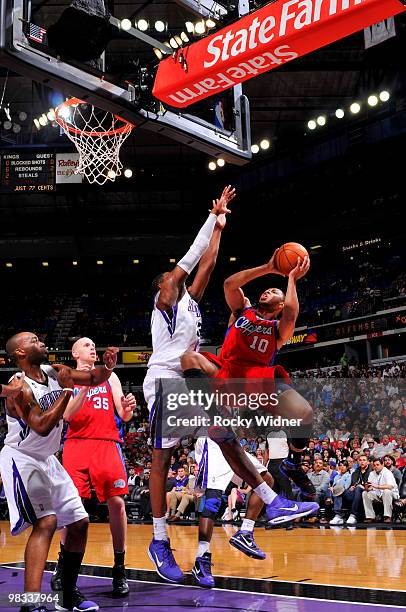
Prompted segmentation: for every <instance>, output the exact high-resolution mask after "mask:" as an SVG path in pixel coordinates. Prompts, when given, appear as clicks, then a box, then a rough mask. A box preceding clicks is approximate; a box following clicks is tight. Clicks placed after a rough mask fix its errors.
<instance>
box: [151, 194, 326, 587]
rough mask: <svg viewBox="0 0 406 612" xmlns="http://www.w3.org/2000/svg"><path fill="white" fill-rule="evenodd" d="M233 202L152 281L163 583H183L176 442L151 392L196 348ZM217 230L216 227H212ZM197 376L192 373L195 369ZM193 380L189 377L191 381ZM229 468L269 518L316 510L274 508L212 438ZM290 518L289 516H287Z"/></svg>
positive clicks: (228, 447)
mask: <svg viewBox="0 0 406 612" xmlns="http://www.w3.org/2000/svg"><path fill="white" fill-rule="evenodd" d="M233 197H234V190H231V189H230V187H227V188H225V189H224V191H223V193H222V195H221V197H220V199H219V200H216V201H215V202H214V206H213V208H212V210H211V213H210V215H209V218H208V219H207V221H206V223H205V224H204V225H203V227H202V228H201V230H200V232H199V234H198V235H197V237H196V239H195V241H194V243H193V244H192V246H191V248H190V249H189V251H188V252H187V253H186V255H185V256H184V257H183V258H182V259H181V260H180V261H179V262H178V264H177V265H176V266H175V268H174V269H173V270H172V272H167V273H166V274H163V275H160V276H159V277H158V278H157V279H156V280H155V281H154V289H155V294H156V295H155V302H154V303H155V306H154V311H153V313H152V346H153V353H152V356H151V359H150V361H149V363H148V373H147V376H146V378H145V381H144V396H145V399H146V401H147V403H148V408H149V410H150V423H151V437H152V440H153V444H154V451H153V458H152V469H151V477H150V495H151V505H152V513H153V525H154V538H153V540H152V542H151V544H150V546H149V551H148V553H149V556H150V559H151V560H152V561H153V563H154V564H155V566H156V570H157V572H158V574H159V575H160V576H161V577H162V578H163V579H165V580H167V581H168V582H182V581H183V579H184V576H183V573H182V571H181V569H180V568H179V567H178V565H177V563H176V561H175V559H174V556H173V554H172V551H171V548H170V543H169V538H168V535H167V530H166V519H165V510H166V499H165V481H166V475H167V473H168V469H169V464H170V457H171V455H172V451H173V448H174V446H176V444H177V442H178V440H177V439H167V438H166V439H165V438H159V437H158V436H157V435H156V434H157V432H158V431H159V424H160V417H161V415H160V410H161V407H162V398H161V397H160V396H159V388H158V393H157V392H156V384H155V381H156V380H159V379H162V378H181V377H182V366H181V356H182V355H183V354H184V353H185V352H187V351H193V350H196V348H198V344H199V334H200V327H201V315H200V311H199V307H198V305H197V302H198V301H199V300H200V299H201V297H202V296H203V293H204V290H205V288H206V286H207V284H208V281H209V277H210V272H211V270H212V269H213V267H214V264H215V261H216V257H217V253H218V248H219V243H220V234H221V230H222V228H223V227H224V221H223V222H220V223H221V225H220V226H219V219H218V217H220V216H221V218H222V216H223V215H225V214H228V213H229V212H230V211H229V209H228V208H227V204H228V202H229V201H230V200H231V199H232V198H233ZM216 225H217V227H216ZM199 261H200V265H199V268H198V272H197V274H196V277H195V279H194V281H193V283H192V285H191V286H190V288H189V289H188V290H186V288H185V280H186V279H187V277H188V275H189V274H190V273H191V272H192V271H193V269H194V268H195V267H196V265H197V264H198V263H199ZM195 372H196V369H195ZM192 377H193V373H192V375H191V377H190V378H192ZM216 442H217V443H218V444H219V446H220V448H221V451H222V453H223V455H224V456H225V458H226V459H227V462H228V464H229V465H230V467H231V469H232V470H233V471H234V472H235V473H236V474H237V475H238V476H239V477H240V478H242V480H244V481H245V482H247V483H248V484H249V485H250V486H251V487H252V488H253V489H254V490H255V492H256V493H257V495H258V496H259V497H260V498H261V499H262V501H263V502H264V503H265V504H267V511H268V505H271V504H273V509H272V511H270V515H268V516H269V517H270V518H271V517H273V516H275V515H276V514H278V513H279V514H286V513H288V514H289V513H292V512H298V511H299V510H301V512H302V513H301V514H300V515H301V516H304V515H305V514H311V513H312V512H315V511H317V510H318V505H317V504H298V503H297V504H294V505H293V504H291V505H290V504H289V503H288V502H287V501H286V500H285V503H281V504H280V506H281V509H280V510H279V508H277V506H278V501H279V500H276V498H277V496H276V493H274V492H273V491H272V489H271V488H270V487H269V485H267V484H266V483H265V482H264V480H263V479H262V478H261V476H260V475H259V474H258V472H257V471H256V469H255V468H254V466H253V465H252V463H251V462H250V460H249V459H248V458H247V457H246V455H245V453H244V451H243V449H242V448H241V446H240V444H239V442H238V440H237V439H236V438H235V437H233V439H229V437H227V438H226V439H224V440H221V439H216ZM292 518H294V517H293V515H292Z"/></svg>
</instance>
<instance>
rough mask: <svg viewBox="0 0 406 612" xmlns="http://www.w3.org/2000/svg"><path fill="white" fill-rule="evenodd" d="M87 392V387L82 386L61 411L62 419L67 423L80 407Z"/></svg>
mask: <svg viewBox="0 0 406 612" xmlns="http://www.w3.org/2000/svg"><path fill="white" fill-rule="evenodd" d="M87 392H88V387H82V388H81V389H80V391H79V393H78V394H77V395H75V397H72V398H71V400H70V402H69V404H68V407H67V408H66V410H65V412H64V413H63V420H64V421H66V422H67V423H69V421H70V420H71V419H72V417H74V416H75V414H76V413H77V412H78V411H79V410H80V409H81V408H82V406H83V403H84V401H85V399H86V395H87Z"/></svg>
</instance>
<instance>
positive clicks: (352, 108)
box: [350, 102, 361, 115]
mask: <svg viewBox="0 0 406 612" xmlns="http://www.w3.org/2000/svg"><path fill="white" fill-rule="evenodd" d="M360 110H361V104H359V102H353V103H352V104H351V106H350V111H351V112H352V114H353V115H356V114H357V113H359V112H360Z"/></svg>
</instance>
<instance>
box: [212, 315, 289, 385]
mask: <svg viewBox="0 0 406 612" xmlns="http://www.w3.org/2000/svg"><path fill="white" fill-rule="evenodd" d="M277 339H278V322H277V321H276V320H269V319H263V318H262V317H260V316H259V315H258V314H257V312H256V309H255V308H253V307H252V306H249V307H248V308H245V309H244V310H243V311H242V312H241V314H240V316H239V317H238V318H237V319H236V321H235V322H234V323H233V324H232V325H230V327H229V328H228V330H227V333H226V337H225V339H224V343H223V346H222V348H221V351H220V354H219V355H212V354H211V353H203V354H204V355H205V357H207V359H209V360H210V361H211V362H213V363H215V364H216V365H217V366H218V367H219V368H220V369H219V371H218V372H217V374H216V378H250V379H252V378H258V379H264V378H266V379H272V380H273V379H274V378H278V379H283V381H284V382H286V383H287V384H290V378H289V375H288V374H287V372H286V370H285V369H284V368H283V367H282V366H279V365H277V366H274V365H272V364H273V362H274V360H275V357H276V353H277V351H278V349H277Z"/></svg>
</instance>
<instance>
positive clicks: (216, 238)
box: [189, 185, 236, 302]
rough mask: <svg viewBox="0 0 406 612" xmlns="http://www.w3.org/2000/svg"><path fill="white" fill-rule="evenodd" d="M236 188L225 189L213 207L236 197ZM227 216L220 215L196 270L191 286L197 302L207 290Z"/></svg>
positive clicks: (191, 292)
mask: <svg viewBox="0 0 406 612" xmlns="http://www.w3.org/2000/svg"><path fill="white" fill-rule="evenodd" d="M235 195H236V194H235V189H234V188H232V187H231V185H228V187H225V188H224V189H223V192H222V194H221V196H220V198H218V199H217V200H213V207H214V206H216V205H217V206H218V205H219V204H221V200H222V201H223V204H224V205H225V206H228V204H229V203H230V202H231V200H233V199H234V198H235ZM226 222H227V216H226V214H225V213H223V214H221V215H218V217H217V223H216V226H215V228H214V231H213V234H212V237H211V240H210V243H209V246H208V247H207V249H206V251H205V253H204V255H203V256H202V258H201V259H200V263H199V268H198V270H197V272H196V276H195V278H194V280H193V283H192V284H191V286H190V287H189V293H190V295H191V296H192V297H193V298H194V299H195V300H196V302H200V300H201V299H202V297H203V294H204V292H205V290H206V287H207V285H208V284H209V280H210V276H211V273H212V272H213V270H214V268H215V265H216V261H217V255H218V252H219V248H220V240H221V234H222V231H223V229H224V228H225V226H226Z"/></svg>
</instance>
